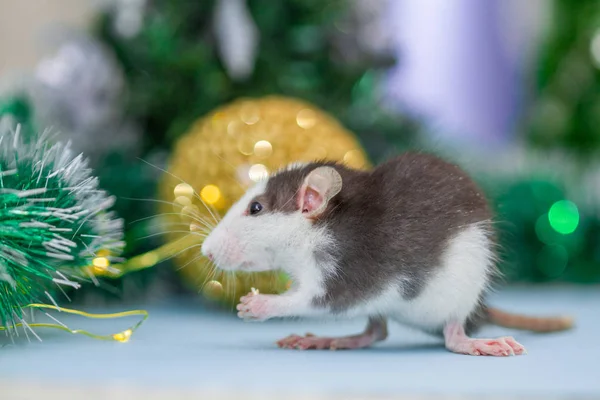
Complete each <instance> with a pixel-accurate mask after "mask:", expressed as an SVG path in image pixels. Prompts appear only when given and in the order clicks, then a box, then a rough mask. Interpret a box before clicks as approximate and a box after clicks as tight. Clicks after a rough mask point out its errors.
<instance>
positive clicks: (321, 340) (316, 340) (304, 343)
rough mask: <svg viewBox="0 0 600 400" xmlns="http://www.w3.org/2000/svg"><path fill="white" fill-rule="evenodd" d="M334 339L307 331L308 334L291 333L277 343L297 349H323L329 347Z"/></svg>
mask: <svg viewBox="0 0 600 400" xmlns="http://www.w3.org/2000/svg"><path fill="white" fill-rule="evenodd" d="M333 340H334V339H332V338H327V337H319V336H315V335H313V334H312V333H307V334H306V336H298V335H290V336H288V337H286V338H283V339H281V340H278V341H277V345H278V346H279V347H281V348H282V349H297V350H308V349H315V350H322V349H329V348H330V346H331V342H333Z"/></svg>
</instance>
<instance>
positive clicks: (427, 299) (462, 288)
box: [348, 224, 494, 329]
mask: <svg viewBox="0 0 600 400" xmlns="http://www.w3.org/2000/svg"><path fill="white" fill-rule="evenodd" d="M442 260H443V265H442V266H441V268H440V269H439V270H438V272H437V273H436V275H435V276H432V277H430V280H429V282H427V284H426V286H425V288H424V289H423V291H422V292H421V293H420V294H419V295H418V296H417V297H416V298H415V299H412V300H405V299H403V298H402V296H401V294H400V293H399V290H398V287H401V283H400V284H399V283H398V282H390V286H389V288H388V289H387V290H385V291H384V292H383V293H382V294H380V295H379V296H377V297H376V298H375V299H372V300H370V301H368V302H366V303H364V304H362V305H360V306H358V307H356V308H355V309H353V310H351V311H350V312H349V313H348V314H349V316H357V315H378V314H379V315H385V316H388V317H390V318H392V319H395V320H397V321H398V322H400V323H404V324H407V325H411V326H416V327H421V328H425V329H435V328H439V327H441V326H442V325H443V324H444V323H446V322H449V321H455V322H459V323H462V322H464V321H466V319H467V317H468V316H469V314H471V312H472V311H473V310H474V309H475V307H476V306H477V304H478V301H479V299H480V295H481V293H482V292H483V291H484V290H485V289H486V287H487V285H488V280H489V277H490V269H491V267H492V265H493V262H494V253H493V251H492V243H491V242H490V239H489V236H488V234H487V232H486V229H485V226H484V225H483V224H474V225H471V226H469V227H467V228H466V229H464V230H463V231H462V232H460V233H459V234H458V235H457V236H456V237H455V238H454V239H452V240H451V241H450V243H449V245H448V248H447V249H446V251H445V253H444V255H443V257H442Z"/></svg>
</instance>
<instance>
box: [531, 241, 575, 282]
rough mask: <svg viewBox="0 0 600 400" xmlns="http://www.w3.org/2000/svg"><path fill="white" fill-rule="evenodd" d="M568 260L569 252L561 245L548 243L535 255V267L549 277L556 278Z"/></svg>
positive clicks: (562, 271) (561, 272)
mask: <svg viewBox="0 0 600 400" xmlns="http://www.w3.org/2000/svg"><path fill="white" fill-rule="evenodd" d="M568 262H569V252H568V251H567V249H566V248H565V247H564V246H561V245H548V246H544V248H543V249H542V250H541V251H540V253H539V254H538V257H537V268H538V270H539V271H541V272H542V273H543V274H544V275H546V276H547V277H549V278H557V277H559V276H560V275H562V274H563V273H564V272H565V269H566V268H567V264H568Z"/></svg>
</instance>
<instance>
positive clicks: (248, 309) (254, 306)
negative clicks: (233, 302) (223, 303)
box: [236, 291, 275, 321]
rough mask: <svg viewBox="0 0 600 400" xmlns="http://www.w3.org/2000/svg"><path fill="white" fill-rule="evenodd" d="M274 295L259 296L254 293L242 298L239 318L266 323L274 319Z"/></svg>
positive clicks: (239, 306)
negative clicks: (267, 320)
mask: <svg viewBox="0 0 600 400" xmlns="http://www.w3.org/2000/svg"><path fill="white" fill-rule="evenodd" d="M274 297H275V296H273V295H264V294H257V293H256V292H254V291H252V292H250V293H248V294H247V295H246V296H243V297H242V298H240V304H238V305H237V307H236V308H237V310H238V317H240V318H243V319H244V320H246V321H264V320H266V319H269V318H272V317H274V307H273V303H274V300H275V299H274Z"/></svg>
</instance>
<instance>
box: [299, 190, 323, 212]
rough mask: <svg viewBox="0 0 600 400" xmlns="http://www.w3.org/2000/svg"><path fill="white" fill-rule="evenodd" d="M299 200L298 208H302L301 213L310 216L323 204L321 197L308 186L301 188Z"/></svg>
mask: <svg viewBox="0 0 600 400" xmlns="http://www.w3.org/2000/svg"><path fill="white" fill-rule="evenodd" d="M300 199H301V200H300V201H301V203H300V207H302V212H303V213H308V214H312V213H313V212H315V211H316V210H318V209H319V208H320V207H321V205H322V204H323V196H321V195H320V194H319V192H317V191H316V190H315V189H314V188H312V187H310V186H304V187H303V188H302V190H301V191H300Z"/></svg>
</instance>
